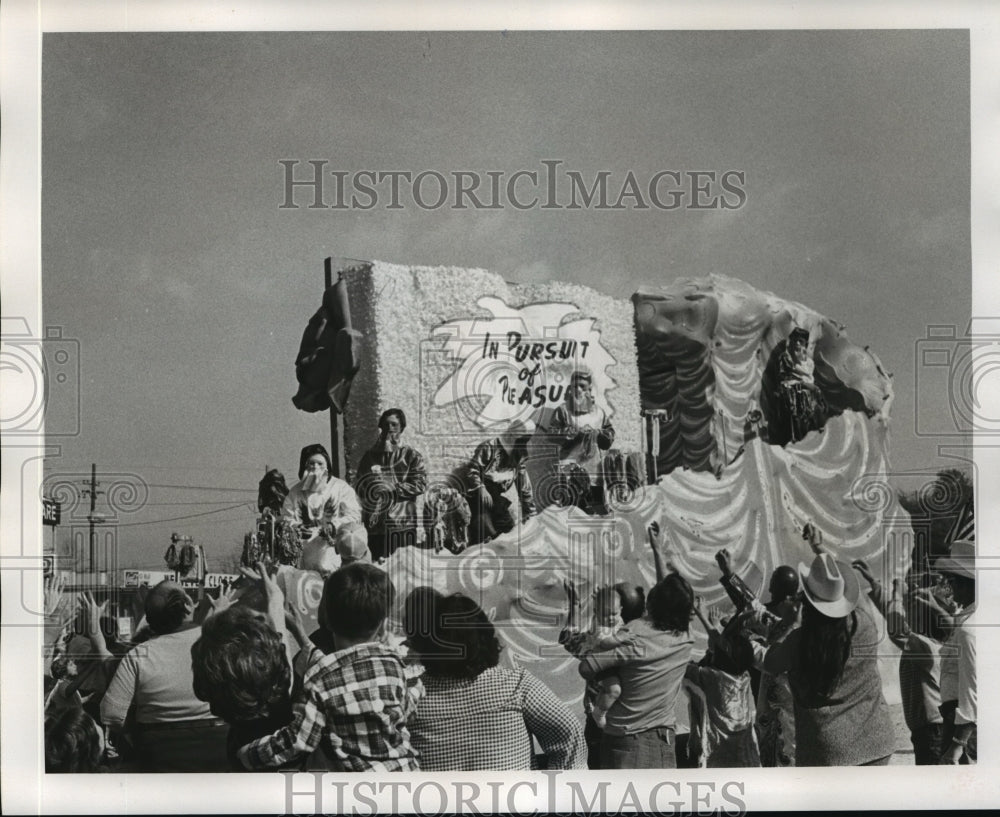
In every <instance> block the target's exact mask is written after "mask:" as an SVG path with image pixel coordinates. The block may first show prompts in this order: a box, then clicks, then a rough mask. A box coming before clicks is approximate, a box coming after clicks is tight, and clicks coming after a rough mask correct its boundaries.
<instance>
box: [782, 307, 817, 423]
mask: <svg viewBox="0 0 1000 817" xmlns="http://www.w3.org/2000/svg"><path fill="white" fill-rule="evenodd" d="M815 369H816V364H815V363H814V362H813V359H812V356H811V355H810V354H809V332H807V331H806V330H805V329H801V328H799V327H796V328H795V329H793V330H792V332H791V334H790V335H789V336H788V341H787V342H786V345H785V351H784V352H782V353H781V356H780V357H779V359H778V382H779V389H780V397H781V401H782V403H783V404H784V412H785V414H786V416H787V418H788V431H789V434H790V440H791V442H796V441H797V440H801V439H802V438H803V437H805V435H806V434H808V433H809V432H810V431H814V430H822V428H823V426H824V425H826V420H827V417H828V416H829V413H830V410H829V407H828V406H827V404H826V399H825V398H824V397H823V392H822V391H821V390H820V388H819V387H818V386H817V385H816V381H815V380H814V377H813V375H814V371H815Z"/></svg>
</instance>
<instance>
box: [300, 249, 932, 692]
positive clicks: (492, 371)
mask: <svg viewBox="0 0 1000 817" xmlns="http://www.w3.org/2000/svg"><path fill="white" fill-rule="evenodd" d="M323 303H324V305H323V307H322V308H321V309H320V311H319V312H317V314H316V315H315V316H314V318H313V320H312V321H310V325H309V327H308V328H307V330H306V333H305V335H304V337H303V347H302V349H300V355H299V361H300V363H301V361H303V360H319V355H318V354H312V353H311V352H310V348H311V347H310V343H312V344H313V347H312V348H313V349H314V350H315V349H320V350H322V348H324V347H325V348H326V349H327V350H328V351H330V352H333V354H332V355H330V356H329V358H328V362H327V364H325V366H326V367H325V368H322V367H321V368H320V369H319V371H318V372H317V369H316V367H313V368H312V369H311V370H310V369H308V368H307V367H305V366H301V365H300V367H299V380H300V390H299V394H298V395H296V399H295V402H296V405H297V406H298V407H299V408H304V409H305V410H311V411H322V410H324V409H329V410H330V411H331V417H332V422H331V428H332V429H333V435H334V439H333V442H334V448H335V449H336V452H337V454H339V455H340V456H341V457H342V463H343V467H345V468H346V471H347V476H348V477H350V476H351V469H352V467H356V465H357V463H358V461H359V460H360V457H361V455H362V453H363V451H364V450H365V449H366V448H367V447H368V446H369V445H371V443H372V441H373V438H374V435H375V433H376V429H375V424H376V420H377V418H378V417H379V414H380V413H381V412H382V411H384V410H385V409H388V408H390V407H400V408H403V409H404V410H405V411H406V413H407V415H408V417H409V418H410V422H409V425H408V428H407V430H406V443H407V444H408V445H410V446H412V447H413V448H416V449H417V450H419V451H420V452H421V453H422V454H423V455H424V458H425V461H426V463H427V469H428V477H429V484H430V489H429V493H433V492H434V491H441V490H445V489H452V490H457V491H459V492H460V491H461V467H462V464H463V463H464V462H466V461H467V460H468V458H469V456H470V455H471V453H472V451H473V449H474V448H475V446H476V445H477V444H478V443H479V442H481V441H482V440H484V439H487V438H489V437H493V436H496V435H498V434H499V433H502V431H503V430H504V429H505V428H506V427H508V426H509V425H510V424H511V423H514V422H518V421H528V420H530V421H532V422H533V423H534V424H535V426H536V427H537V428H539V429H544V428H545V427H546V421H547V418H548V417H549V416H550V415H551V412H553V411H554V410H555V409H556V408H557V407H558V406H559V405H560V404H561V403H562V402H563V400H564V397H565V391H566V388H567V386H568V383H569V378H570V376H571V375H572V373H573V372H574V371H579V370H581V369H583V370H585V371H586V372H588V373H589V375H590V376H591V377H592V381H593V387H594V388H593V393H594V398H595V400H596V402H597V404H598V405H599V406H600V408H601V409H603V410H604V411H605V412H606V413H607V416H608V417H609V418H610V420H611V422H612V423H613V425H614V429H615V432H616V433H615V439H614V448H613V450H612V451H610V452H608V456H607V457H606V458H605V463H606V465H607V467H606V469H605V471H606V473H605V475H604V481H605V487H606V490H607V497H608V510H609V511H610V512H609V513H605V514H594V513H586V512H584V511H583V510H581V509H580V508H579V507H576V506H575V505H573V504H572V503H568V502H565V501H564V492H565V484H564V481H562V480H561V479H560V474H559V468H558V467H557V465H558V463H557V462H556V457H557V455H556V451H557V446H555V445H553V444H551V441H549V440H547V439H546V436H545V434H544V433H541V432H539V433H536V434H535V435H534V437H533V438H532V441H531V444H530V448H529V457H528V470H529V473H530V474H531V477H532V481H533V486H534V493H535V501H536V505H537V507H538V513H537V514H536V515H535V516H533V517H532V518H530V519H526V520H520V519H519V520H518V523H517V525H516V527H515V528H514V530H512V531H510V532H509V533H505V534H502V535H500V536H497V537H496V538H495V539H492V540H491V541H489V542H487V543H484V544H480V545H475V546H472V547H470V548H468V549H466V550H464V551H463V552H461V553H457V554H456V553H452V552H450V551H449V550H447V549H438V548H434V547H429V546H424V547H420V546H418V547H407V548H403V549H401V550H399V551H397V552H396V553H395V554H393V555H392V556H391V557H390V558H389V560H388V561H387V562H386V563H385V564H384V567H385V569H386V570H387V571H388V572H389V574H390V575H391V576H392V579H393V582H394V583H395V585H396V588H397V591H398V594H399V598H400V599H403V598H405V596H406V595H407V593H408V592H409V591H410V590H412V589H413V588H415V587H418V586H421V585H429V586H433V587H435V588H437V589H438V590H440V591H443V592H456V591H457V592H462V593H465V594H467V595H469V596H471V597H473V598H474V599H476V600H477V601H478V602H479V603H480V605H481V606H482V607H483V608H484V609H485V610H486V611H487V613H488V614H489V615H490V617H491V618H492V619H493V621H494V622H495V624H496V625H497V629H498V631H499V632H500V634H501V636H502V637H503V639H504V641H505V644H506V645H507V647H508V649H507V650H506V653H507V656H508V659H509V660H511V661H513V662H514V663H519V664H524V665H528V666H530V667H531V668H532V670H533V671H534V672H536V673H537V674H538V675H540V676H542V677H544V678H546V679H547V680H548V681H549V682H550V684H551V685H552V686H553V688H556V689H563V690H570V689H573V690H574V691H575V692H582V687H580V685H579V684H578V683H577V682H576V680H575V679H576V667H575V660H574V659H571V658H570V657H569V656H567V655H566V654H565V653H564V652H563V651H562V649H561V648H560V647H559V646H558V643H557V635H558V631H559V628H560V626H561V624H562V621H563V617H564V614H565V611H566V596H565V590H564V582H565V580H566V579H570V580H572V581H574V582H575V583H576V584H577V586H578V587H579V588H581V589H582V591H583V592H582V596H583V597H584V598H586V597H588V596H589V589H593V588H596V587H599V586H603V585H609V584H615V583H617V582H622V581H624V582H629V583H635V584H640V585H644V586H645V587H647V588H648V587H650V586H652V584H653V583H654V570H653V561H652V553H651V550H650V547H649V544H648V540H647V529H648V526H649V525H650V524H651V523H653V522H656V523H658V525H659V527H660V529H661V530H662V531H663V537H664V546H665V548H666V549H668V550H669V552H670V555H671V558H672V560H673V562H674V564H675V565H676V567H677V569H679V570H680V572H681V573H683V574H684V575H685V577H687V578H688V579H689V580H690V582H691V584H692V585H693V587H694V589H695V592H696V593H698V594H699V595H701V596H703V597H704V599H705V601H706V603H707V604H714V603H725V599H726V594H725V591H724V589H723V588H722V587H721V585H720V584H719V572H718V568H717V566H716V562H715V554H716V552H717V551H718V550H719V549H720V548H727V549H728V550H729V551H730V553H731V554H732V562H733V565H734V567H735V569H736V570H737V571H742V572H743V574H744V575H746V576H747V577H752V578H753V579H754V580H756V583H757V585H758V587H759V583H760V581H761V579H762V578H766V576H768V575H769V574H770V572H771V570H772V569H773V568H774V567H776V566H777V565H780V564H792V565H795V564H797V563H798V562H800V561H808V560H809V559H810V558H811V555H812V554H811V551H810V549H809V546H808V544H807V543H806V542H805V541H803V538H802V529H803V527H804V525H805V524H806V523H807V522H811V523H812V524H813V525H814V526H815V527H816V528H817V529H818V530H819V531H820V532H821V534H822V537H823V540H824V541H825V542H826V543H827V544H828V545H829V546H830V547H831V548H833V549H835V550H836V551H837V552H838V553H839V554H840V555H841V557H842V558H843V559H844V560H852V559H859V558H860V559H865V560H867V561H868V562H869V563H870V564H871V565H872V568H873V571H874V572H875V574H876V575H877V576H879V577H881V578H891V577H893V576H897V575H901V574H902V571H903V570H904V567H905V564H906V561H907V559H908V558H909V553H910V550H911V548H912V546H913V541H912V531H911V529H910V526H909V516H908V514H906V513H905V512H904V511H903V510H902V509H901V508H900V507H899V505H898V502H897V499H896V495H895V492H894V491H893V490H892V489H891V487H890V486H889V483H888V473H889V462H890V461H889V428H888V420H889V411H890V408H891V405H892V399H893V392H892V381H891V376H890V375H889V374H887V373H886V371H885V370H884V368H883V366H882V364H881V363H880V361H879V359H878V358H877V356H876V355H875V354H874V353H873V352H872V351H871V350H869V349H868V348H867V347H859V346H857V345H855V344H854V343H852V342H851V341H850V340H849V339H848V337H847V335H846V332H845V329H844V327H843V326H841V325H840V324H839V323H837V322H836V321H834V320H832V319H830V318H827V317H825V316H823V315H820V314H819V313H817V312H815V311H813V310H811V309H809V308H808V307H806V306H804V305H802V304H799V303H794V302H791V301H789V300H786V299H784V298H781V297H779V296H777V295H774V294H771V293H768V292H762V291H759V290H756V289H755V288H753V287H752V286H750V285H749V284H746V283H744V282H742V281H739V280H736V279H734V278H729V277H724V276H709V277H706V278H701V279H693V280H679V281H675V282H673V283H670V284H665V285H661V286H651V287H646V288H643V289H641V290H639V291H638V292H636V293H635V294H634V295H632V297H631V298H630V299H624V298H614V297H611V296H609V295H606V294H603V293H600V292H597V291H595V290H593V289H590V288H588V287H584V286H580V285H576V284H568V283H560V282H557V281H553V282H547V283H543V284H513V283H509V282H506V281H504V280H503V279H502V278H501V277H500V276H498V275H496V274H494V273H491V272H488V271H485V270H479V269H459V268H454V267H434V268H432V267H406V266H400V265H395V264H387V263H382V262H353V263H350V264H346V265H343V266H341V267H340V268H339V269H337V270H336V271H334V274H333V276H331V277H329V279H328V289H327V292H326V296H325V297H324V302H323ZM793 330H797V333H798V335H799V337H800V339H801V340H802V345H803V349H804V351H803V355H805V356H806V357H807V358H808V359H807V360H806V361H805V363H806V365H807V366H808V371H809V376H808V378H807V380H808V384H809V388H810V390H811V391H810V394H811V395H812V397H811V398H810V399H812V400H813V402H812V403H811V404H810V405H812V406H813V408H815V405H816V403H817V401H818V404H819V405H821V406H822V413H821V417H820V419H819V420H818V421H816V420H815V418H814V417H813V419H811V420H810V421H809V422H808V423H806V424H805V425H802V424H799V425H797V426H796V425H795V423H794V417H792V420H793V422H792V424H791V425H789V418H790V415H794V413H795V411H796V408H795V406H796V400H798V401H801V400H803V399H806V398H808V397H810V395H805V396H803V394H802V392H803V389H802V388H801V384H799V385H796V384H793V387H792V388H788V383H787V382H786V381H783V380H782V377H783V376H785V375H784V374H783V371H784V370H782V369H781V366H780V364H781V361H782V356H783V355H786V354H787V353H788V352H790V349H789V348H788V347H789V337H790V335H792V333H793ZM310 354H312V357H311V358H310ZM785 374H787V373H785ZM310 377H311V378H312V381H311V382H312V386H311V387H308V386H307V383H308V382H309V378H310ZM310 388H311V391H310ZM810 417H812V415H810ZM424 544H426V543H424ZM282 574H283V576H282V583H283V584H284V585H285V588H286V593H287V594H288V595H289V596H290V597H291V598H292V600H293V602H295V603H296V604H297V605H298V606H299V608H300V611H301V612H303V613H304V614H305V615H307V616H311V615H313V614H314V609H315V605H316V603H318V600H319V594H320V589H321V582H320V579H319V576H318V574H316V573H314V572H312V571H308V570H295V569H292V568H285V569H283V571H282ZM751 583H753V582H751ZM765 592H766V591H765ZM695 635H696V637H697V636H699V635H700V634H699V633H698V632H697V628H695ZM577 687H580V688H579V689H578V690H577V689H576V688H577ZM571 697H572V696H571Z"/></svg>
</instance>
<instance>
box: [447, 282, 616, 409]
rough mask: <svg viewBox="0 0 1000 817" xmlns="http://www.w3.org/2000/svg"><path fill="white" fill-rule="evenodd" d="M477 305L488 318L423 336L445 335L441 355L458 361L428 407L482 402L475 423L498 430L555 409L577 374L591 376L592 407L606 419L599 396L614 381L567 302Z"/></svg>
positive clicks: (591, 333) (597, 343)
mask: <svg viewBox="0 0 1000 817" xmlns="http://www.w3.org/2000/svg"><path fill="white" fill-rule="evenodd" d="M477 305H478V306H479V307H481V308H483V309H486V310H488V311H489V312H490V313H491V314H492V317H491V318H470V319H465V320H455V321H449V322H448V323H444V324H441V325H440V326H437V327H435V328H434V329H433V330H432V332H431V334H432V336H435V337H438V336H445V342H444V348H445V350H446V351H448V352H449V353H451V355H452V356H453V357H454V358H455V359H456V360H457V361H459V365H458V368H457V369H456V370H455V372H454V373H453V374H452V375H451V377H449V378H448V379H447V380H446V381H445V382H444V383H443V384H442V385H441V386H440V387H439V388H438V390H437V392H436V393H435V395H434V400H433V402H434V405H435V406H437V407H441V406H447V405H449V404H451V403H455V402H458V401H459V400H463V399H472V400H479V401H480V402H482V401H483V399H485V398H488V399H487V400H486V402H485V405H483V406H482V408H481V409H479V412H478V415H477V417H476V423H477V424H478V425H479V426H481V427H483V428H490V427H496V426H504V425H507V424H508V423H510V422H513V421H514V420H528V419H529V418H532V416H534V415H536V414H537V412H538V411H539V410H541V409H554V408H556V407H557V406H559V405H561V404H562V403H563V401H564V400H565V398H566V391H567V389H568V387H569V381H570V376H571V375H572V374H573V372H575V371H583V372H586V373H588V374H590V375H591V377H592V378H593V394H594V400H595V402H596V404H597V405H598V406H599V407H600V408H602V409H604V411H606V412H607V413H608V414H610V413H611V411H610V407H609V405H608V402H607V399H606V392H607V391H608V390H609V389H613V388H615V383H614V381H613V380H612V379H611V378H610V377H609V376H608V375H607V374H605V372H606V370H607V369H608V368H609V367H610V366H612V365H613V364H614V363H615V359H614V358H613V357H612V356H611V354H610V352H608V350H607V349H606V348H604V346H603V345H602V344H601V333H600V332H599V331H598V330H596V329H594V323H595V319H594V318H587V317H583V316H581V315H580V310H579V309H578V308H577V307H576V306H574V305H573V304H569V303H541V304H529V305H528V306H524V307H521V308H519V309H515V308H512V307H509V306H507V304H505V303H504V302H503V301H502V300H501V299H499V298H493V297H484V298H480V299H479V301H477Z"/></svg>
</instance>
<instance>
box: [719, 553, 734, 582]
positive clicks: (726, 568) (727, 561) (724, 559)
mask: <svg viewBox="0 0 1000 817" xmlns="http://www.w3.org/2000/svg"><path fill="white" fill-rule="evenodd" d="M715 561H716V562H717V563H718V565H719V570H721V571H722V575H723V576H728V575H729V574H731V573H732V572H733V570H732V557H731V556H730V555H729V551H728V550H726V548H722V550H720V551H719V552H718V553H716V554H715Z"/></svg>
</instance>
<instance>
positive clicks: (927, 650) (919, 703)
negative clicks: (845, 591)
mask: <svg viewBox="0 0 1000 817" xmlns="http://www.w3.org/2000/svg"><path fill="white" fill-rule="evenodd" d="M852 564H853V566H854V568H855V569H856V570H857V571H858V572H859V573H860V574H861V575H862V576H863V577H864V578H865V580H866V581H867V582H868V584H869V586H870V588H871V589H870V590H869V591H868V597H869V598H870V599H871V600H872V602H873V603H874V604H875V606H876V607H877V608H878V609H879V612H881V613H882V616H883V617H884V618H885V621H886V625H887V630H888V635H889V639H890V640H891V641H892V643H893V644H895V645H896V646H897V647H899V649H900V656H899V692H900V697H901V698H902V703H903V718H904V720H905V721H906V727H907V729H909V730H910V743H911V744H912V745H913V762H914V764H915V765H917V766H928V765H935V764H937V763H938V761H939V760H940V758H941V750H942V748H943V747H942V743H941V740H942V734H943V731H944V724H943V718H942V716H941V711H940V710H941V642H942V640H943V639H944V627H943V626H942V625H941V624H940V623H939V622H940V620H941V616H940V615H939V614H938V612H937V611H936V610H934V609H933V608H929V607H928V603H927V602H926V601H925V600H924V597H923V596H922V595H921V594H920V592H919V584H920V583H921V582H922V581H924V580H925V579H929V578H930V577H929V576H927V577H923V576H917V575H914V574H910V575H909V576H908V579H907V584H908V585H909V589H908V590H907V591H906V592H905V593H904V592H902V588H903V581H902V580H901V579H898V578H897V579H893V580H892V595H891V596H890V597H889V598H887V597H886V593H885V592H884V591H883V588H882V584H881V582H879V581H878V580H877V579H876V578H875V576H874V575H873V574H872V571H871V569H870V568H869V567H868V564H867V563H866V562H865V561H864V560H863V559H856V560H855V561H854V562H852ZM941 612H942V613H944V612H945V611H944V610H943V609H942V610H941ZM946 615H947V614H946ZM948 618H949V620H950V615H948Z"/></svg>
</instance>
